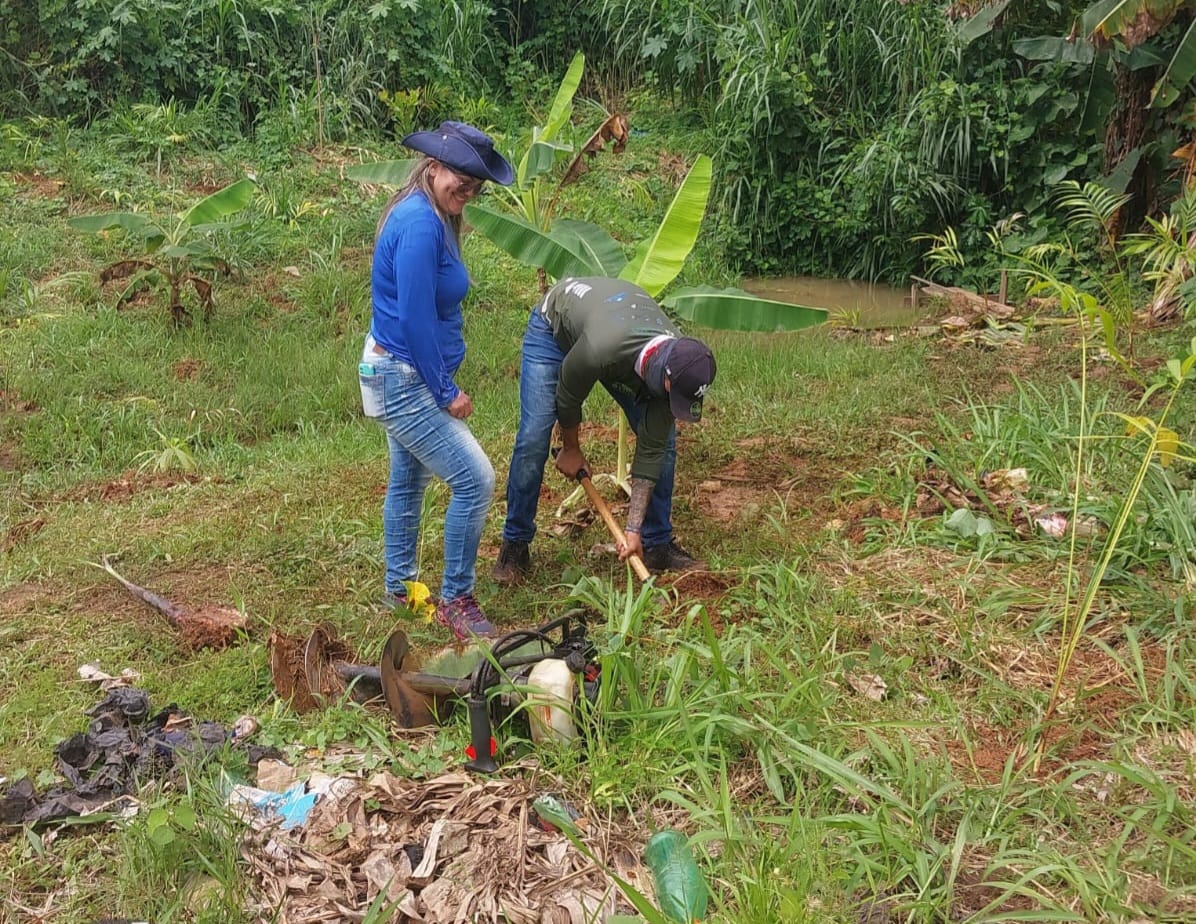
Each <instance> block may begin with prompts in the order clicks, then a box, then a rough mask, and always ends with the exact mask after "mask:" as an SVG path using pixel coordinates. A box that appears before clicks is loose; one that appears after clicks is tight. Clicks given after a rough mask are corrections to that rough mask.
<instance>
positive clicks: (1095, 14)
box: [0, 0, 1193, 287]
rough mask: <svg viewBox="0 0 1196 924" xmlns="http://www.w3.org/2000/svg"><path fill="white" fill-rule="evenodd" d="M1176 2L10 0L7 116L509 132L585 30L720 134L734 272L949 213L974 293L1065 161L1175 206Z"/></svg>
mask: <svg viewBox="0 0 1196 924" xmlns="http://www.w3.org/2000/svg"><path fill="white" fill-rule="evenodd" d="M1191 19H1192V11H1191V8H1190V6H1189V5H1188V4H1186V3H1184V2H1181V0H1165V2H1153V0H1152V2H1147V0H1132V2H1125V3H1116V4H1110V3H1104V2H1100V3H1092V4H1089V3H1084V2H1079V3H1077V2H1064V3H1052V4H1045V5H1044V4H1039V3H1028V2H1025V0H995V2H991V3H969V4H961V3H939V2H925V0H917V2H904V0H868V2H858V0H851V2H846V0H819V2H816V3H796V2H792V0H786V2H780V3H776V2H750V3H746V4H745V3H741V2H739V0H735V2H729V0H702V2H700V3H687V4H647V5H645V4H642V3H639V2H634V0H591V2H586V3H581V4H577V3H572V2H569V3H565V2H561V0H529V2H520V3H517V4H512V3H507V2H504V0H495V2H483V0H455V2H447V3H440V4H433V5H430V6H429V5H425V4H419V3H414V2H378V3H373V4H369V5H362V4H352V3H345V2H322V3H319V4H311V3H298V4H293V5H290V6H288V7H287V8H285V9H282V8H279V7H277V6H276V5H274V4H271V3H269V2H263V0H237V2H231V0H205V2H199V3H192V4H169V3H167V4H162V3H150V2H147V0H132V2H130V0H122V2H120V3H87V4H80V3H61V2H42V3H36V4H29V3H22V2H15V0H5V2H3V3H0V22H3V23H4V24H5V26H4V28H3V29H2V30H0V51H2V52H3V53H2V54H0V113H2V114H3V115H4V116H6V117H9V118H14V119H15V118H26V117H34V118H35V119H44V118H55V119H63V120H66V121H68V122H69V123H70V124H71V125H73V126H76V127H77V126H80V125H83V124H90V123H91V122H93V121H95V120H110V121H111V122H112V124H113V133H114V134H117V135H120V136H123V137H124V139H125V140H126V142H127V144H128V145H129V146H140V147H150V148H156V149H157V154H158V156H159V157H161V156H163V155H165V156H170V155H171V154H172V153H177V152H179V151H183V150H186V149H188V148H192V149H200V148H204V147H210V146H222V145H226V144H231V143H233V142H235V141H237V140H239V139H241V138H244V137H252V138H254V139H256V140H257V141H258V142H259V143H261V144H262V145H263V146H267V147H273V148H274V149H275V150H278V151H285V150H288V149H289V148H291V147H292V146H294V145H296V144H307V143H310V142H313V141H314V142H315V143H316V144H319V145H323V144H324V143H325V142H328V141H334V142H340V141H344V140H345V139H347V138H356V137H358V136H360V135H361V134H362V133H363V132H366V133H371V134H373V135H374V136H379V135H384V134H385V135H397V136H401V135H402V134H404V133H405V132H407V131H409V130H411V129H413V128H424V127H427V126H429V125H435V124H437V123H438V122H439V121H440V120H441V119H442V118H445V117H450V116H451V117H458V118H464V119H465V120H467V121H470V122H474V123H478V124H481V125H483V127H487V128H491V129H493V130H494V131H495V132H496V133H497V134H498V135H499V137H500V139H501V140H502V141H505V142H507V145H508V147H509V148H511V147H513V146H514V144H515V142H516V140H517V139H515V138H513V137H509V136H511V135H513V134H515V133H516V132H517V130H518V125H519V123H522V122H524V121H527V119H526V115H525V113H526V112H529V111H530V112H536V110H537V107H538V106H540V105H542V102H543V100H544V98H545V95H546V93H545V91H546V89H548V88H550V87H552V86H554V85H555V83H556V81H557V79H559V75H560V74H561V73H563V71H564V70H565V68H566V66H567V64H568V61H569V60H570V59H571V57H572V55H573V54H574V52H575V51H583V52H585V54H586V56H587V60H588V61H589V71H588V77H587V87H586V95H587V97H588V98H589V99H591V100H593V101H595V104H596V105H597V106H600V107H602V108H604V109H605V110H606V111H607V112H624V113H626V112H630V111H632V110H636V109H638V108H639V106H638V105H637V104H638V103H639V102H640V101H641V99H642V96H643V94H644V93H645V92H647V93H651V94H657V95H661V96H666V97H669V98H672V99H674V100H680V101H681V102H682V104H683V105H684V106H685V107H686V110H687V112H688V117H689V119H690V121H691V123H692V127H693V128H694V129H695V130H697V131H700V132H702V133H703V135H704V137H706V138H707V139H710V144H711V148H710V149H709V150H708V151H707V153H709V154H711V155H714V156H715V163H716V170H717V178H718V198H719V203H720V209H719V212H718V216H719V220H718V225H717V229H715V233H716V235H717V242H718V244H719V246H720V250H721V251H722V253H723V254H724V258H725V259H726V260H728V261H729V262H731V263H732V264H733V265H734V266H735V268H736V269H738V270H743V271H755V272H761V273H768V274H777V273H798V274H813V275H819V276H829V275H836V276H848V277H851V278H881V279H887V280H889V281H895V282H899V283H902V284H904V281H905V277H906V276H907V275H908V273H909V272H911V271H918V270H919V269H920V268H921V257H922V249H921V247H920V246H919V245H918V244H917V243H915V242H913V241H912V240H911V239H912V238H913V237H914V236H915V235H918V234H941V233H943V231H944V230H945V229H946V228H948V227H951V228H954V229H956V231H957V232H958V235H959V242H960V246H961V248H962V250H963V252H964V253H965V254H966V256H967V257H968V260H967V263H966V266H964V267H955V268H951V269H949V270H947V272H948V273H949V274H950V275H951V276H952V279H951V281H964V282H967V283H968V284H969V285H972V286H974V287H981V286H991V285H992V283H993V277H994V274H995V271H996V270H997V269H998V268H999V267H998V266H997V265H996V264H995V263H994V261H992V260H991V258H990V257H989V255H988V248H987V241H986V234H987V233H988V231H989V230H990V228H992V227H993V226H994V225H996V224H1000V223H1012V224H1014V225H1016V234H1015V235H1013V237H1012V238H1011V239H1010V242H1009V246H1010V247H1015V248H1017V250H1018V251H1019V252H1024V251H1026V250H1028V249H1030V248H1032V247H1033V246H1034V245H1036V244H1040V243H1042V242H1044V241H1047V240H1051V239H1053V238H1054V237H1056V236H1057V235H1058V233H1059V231H1060V229H1061V228H1062V226H1063V224H1064V222H1063V216H1062V215H1061V213H1060V210H1059V208H1058V207H1057V205H1056V203H1055V201H1054V194H1055V189H1056V187H1057V186H1058V184H1059V183H1060V182H1061V181H1063V180H1072V181H1075V182H1078V183H1081V184H1082V183H1084V182H1087V181H1100V182H1101V183H1103V184H1104V185H1105V186H1106V187H1108V188H1110V189H1111V190H1112V191H1114V192H1116V193H1121V192H1128V193H1129V194H1130V197H1131V198H1130V203H1129V205H1128V206H1127V208H1126V209H1125V210H1124V211H1123V214H1122V215H1121V216H1120V219H1119V221H1120V230H1121V231H1135V230H1138V229H1139V228H1141V226H1142V224H1143V221H1144V219H1146V218H1154V219H1158V218H1159V217H1160V216H1161V215H1163V214H1165V213H1166V211H1167V209H1168V206H1169V204H1170V203H1171V202H1172V201H1174V200H1175V199H1176V198H1177V196H1178V195H1179V193H1180V190H1181V189H1182V186H1183V184H1184V178H1185V177H1190V176H1191V173H1192V164H1193V154H1192V151H1193V149H1192V148H1191V146H1190V145H1189V142H1190V141H1191V126H1190V111H1189V110H1190V106H1191V104H1192V90H1191V85H1190V78H1191V76H1192V73H1191V63H1190V61H1189V55H1188V54H1187V49H1188V45H1189V44H1190V37H1189V36H1188V30H1189V26H1190V25H1191ZM532 121H538V120H537V119H535V118H533V119H532ZM637 128H639V129H640V130H648V131H651V130H653V126H652V125H650V124H641V125H637ZM6 131H17V132H18V133H19V132H20V129H18V128H17V127H16V126H13V127H11V128H10V127H8V126H6Z"/></svg>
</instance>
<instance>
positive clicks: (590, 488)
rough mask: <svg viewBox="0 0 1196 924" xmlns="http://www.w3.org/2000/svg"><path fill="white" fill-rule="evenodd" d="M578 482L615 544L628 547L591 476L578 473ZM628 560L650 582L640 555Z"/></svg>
mask: <svg viewBox="0 0 1196 924" xmlns="http://www.w3.org/2000/svg"><path fill="white" fill-rule="evenodd" d="M577 480H578V481H580V482H581V486H582V487H583V488H585V492H586V496H587V497H588V498H589V499H590V503H591V504H593V505H594V509H595V510H597V511H598V515H599V516H600V517H602V522H603V523H605V524H606V528H607V530H609V531H610V534H611V535H612V536H614V538H615V542H618V543H621V544H622V545H623V546H624V547H626V546H627V536H626V535H624V533H623V529H622V527H620V526H619V524H618V523H616V522H615V518H614V517H613V516H611V512H610V508H609V507H607V506H606V501H604V500H603V499H602V495H601V494H599V493H598V489H597V488H595V487H594V484H593V482H591V481H590V476H589V475H587V474H583V473H582V472H578V473H577ZM627 560H628V561H629V562H631V570H632V571H634V572H635V573H636V576H637V577H638V578H639V579H640V580H641V581H646V580H648V578H649V577H651V574H650V573H649V572H648V568H647V566H646V565H645V564H644V560H643V559H642V558H640V557H639V556H638V555H631V556H628V558H627Z"/></svg>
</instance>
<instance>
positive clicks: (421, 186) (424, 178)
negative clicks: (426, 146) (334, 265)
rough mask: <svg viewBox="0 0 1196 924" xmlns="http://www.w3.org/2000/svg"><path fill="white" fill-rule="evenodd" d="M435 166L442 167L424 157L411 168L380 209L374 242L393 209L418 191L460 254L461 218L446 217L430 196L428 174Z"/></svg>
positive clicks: (432, 158) (431, 158) (435, 161)
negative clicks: (449, 232) (434, 212)
mask: <svg viewBox="0 0 1196 924" xmlns="http://www.w3.org/2000/svg"><path fill="white" fill-rule="evenodd" d="M436 164H440V166H442V167H444V164H441V163H440V161H438V160H437V159H436V158H434V157H428V156H427V155H424V156H423V157H422V158H420V160H419V162H418V163H416V165H415V166H414V167H412V168H411V172H410V173H409V174H407V181H406V182H405V183H404V184H403V186H402V187H401V188H400V189H399V191H398V192H397V193H395V194H394V195H393V196H391V197H390V201H389V202H387V203H386V206H385V207H384V208H383V209H382V216H381V217H380V218H379V219H378V227H377V228H375V229H374V240H375V242H376V241H377V240H378V237H379V236H380V235H381V234H382V228H383V227H384V226H385V225H386V219H387V218H388V217H390V213H391V211H392V210H393V209H394V207H395V206H396V205H398V204H399V203H400V202H402V201H403V200H404V199H406V198H407V197H408V196H410V195H411V194H412V193H413V192H415V191H416V190H418V191H419V192H422V193H423V194H424V196H425V197H426V198H427V200H428V202H430V203H431V205H432V208H433V209H435V211H436V214H437V215H439V216H440V220H441V221H443V222H444V224H445V227H447V228H448V229H449V230H450V231H451V232H452V233H453V243H454V244H456V245H457V252H458V253H460V252H461V216H460V215H446V214H445V213H444V212H442V211H441V210H440V206H439V205H437V204H436V197H435V196H434V195H433V194H432V177H431V176H430V175H429V173H430V171H431V169H432V167H433V166H434V165H436ZM445 169H446V170H448V169H450V168H448V167H445Z"/></svg>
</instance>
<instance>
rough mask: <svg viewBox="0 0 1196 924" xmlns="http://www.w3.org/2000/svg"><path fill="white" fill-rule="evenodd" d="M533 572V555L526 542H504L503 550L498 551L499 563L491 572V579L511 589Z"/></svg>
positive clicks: (496, 563)
mask: <svg viewBox="0 0 1196 924" xmlns="http://www.w3.org/2000/svg"><path fill="white" fill-rule="evenodd" d="M531 570H532V554H531V552H530V551H529V550H528V547H527V543H526V542H512V541H509V540H507V539H504V540H503V541H502V548H501V549H499V550H498V561H496V562H495V563H494V567H493V568H492V569H491V570H490V577H492V578H494V581H495V583H496V584H502V585H503V586H504V587H510V586H511V585H512V584H518V583H519V582H520V581H522V580H523V579H524V578H525V577H527V575H528V572H529V571H531Z"/></svg>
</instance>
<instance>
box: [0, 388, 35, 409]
mask: <svg viewBox="0 0 1196 924" xmlns="http://www.w3.org/2000/svg"><path fill="white" fill-rule="evenodd" d="M0 410H4V411H9V412H11V413H14V414H32V413H34V412H35V411H37V410H38V406H37V405H36V404H35V403H34V402H32V401H26V400H25V399H24V398H22V397H21V396H20V395H18V394H17V393H16V392H15V391H7V390H5V389H0Z"/></svg>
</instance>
